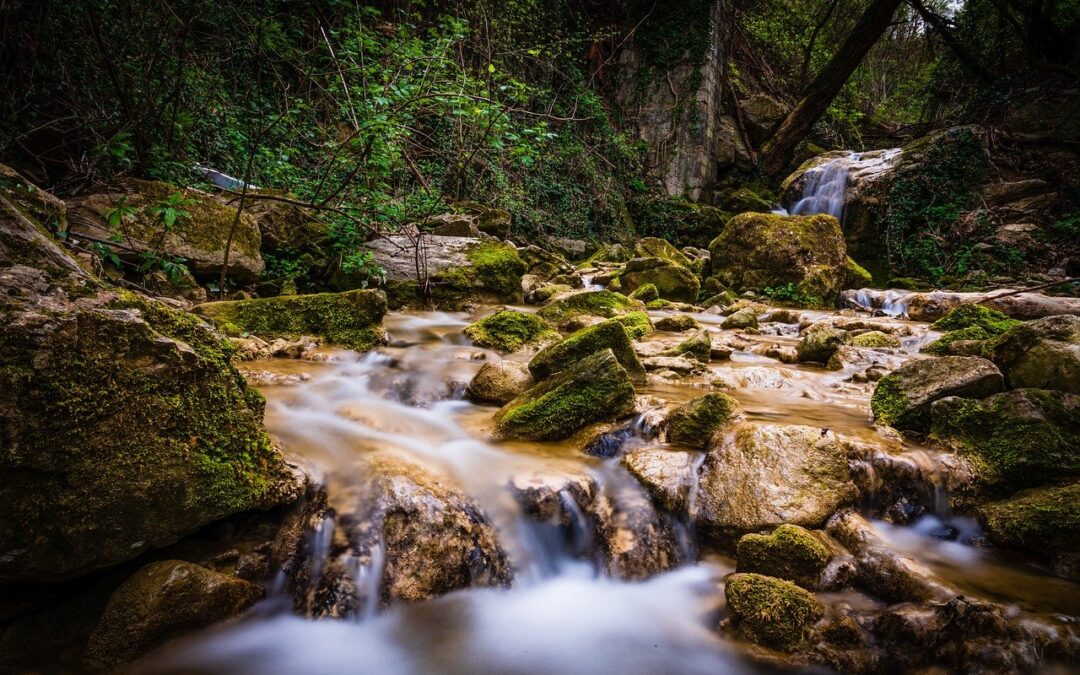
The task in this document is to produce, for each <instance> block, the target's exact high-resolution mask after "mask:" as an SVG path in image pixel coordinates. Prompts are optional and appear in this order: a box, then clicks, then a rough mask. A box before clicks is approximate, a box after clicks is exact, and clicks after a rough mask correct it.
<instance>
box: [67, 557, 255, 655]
mask: <svg viewBox="0 0 1080 675" xmlns="http://www.w3.org/2000/svg"><path fill="white" fill-rule="evenodd" d="M264 594H265V592H264V591H263V588H262V587H261V586H259V585H258V584H253V583H251V582H250V581H244V580H243V579H237V578H236V577H231V576H227V575H225V574H220V573H218V572H213V571H211V570H208V569H206V568H203V567H199V566H198V565H194V564H192V563H189V562H184V561H182V560H165V561H161V562H155V563H150V564H149V565H147V566H145V567H143V568H142V569H140V570H139V571H138V572H136V573H135V574H134V575H132V576H131V577H130V578H129V579H128V580H127V581H125V582H124V583H123V584H122V585H121V586H120V587H119V588H117V589H116V591H115V592H114V593H113V594H112V597H110V598H109V603H108V604H107V605H106V606H105V612H104V613H103V614H102V616H101V620H100V621H99V623H98V625H97V627H96V628H95V629H94V632H93V633H92V634H91V635H90V641H89V644H88V645H87V648H86V653H85V656H84V664H85V665H86V666H87V667H88V668H89V669H90V670H92V671H94V672H97V671H105V670H107V671H112V670H113V669H114V668H117V667H119V666H122V665H125V664H128V663H131V662H132V661H134V660H135V659H137V658H138V657H140V656H142V655H144V654H146V653H148V652H150V651H151V650H153V649H155V648H156V647H159V646H161V645H162V644H164V643H165V642H168V641H169V640H171V639H174V638H177V637H181V636H183V635H186V634H188V633H191V632H193V631H196V630H198V629H200V628H205V627H207V626H210V625H213V624H215V623H218V622H220V621H224V620H226V619H231V618H232V617H234V616H236V615H238V614H240V613H241V612H243V611H244V610H245V609H247V608H248V607H250V606H251V605H252V604H254V603H255V601H257V600H259V599H260V598H262V597H263V595H264Z"/></svg>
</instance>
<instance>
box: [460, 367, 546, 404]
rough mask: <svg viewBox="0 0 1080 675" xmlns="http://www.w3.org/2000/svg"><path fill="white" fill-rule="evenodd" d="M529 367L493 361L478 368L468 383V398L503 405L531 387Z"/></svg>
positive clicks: (532, 382) (533, 381)
mask: <svg viewBox="0 0 1080 675" xmlns="http://www.w3.org/2000/svg"><path fill="white" fill-rule="evenodd" d="M534 383H535V380H533V376H532V374H531V373H530V372H529V367H528V366H526V365H525V364H524V363H520V362H518V361H494V362H490V363H485V364H484V365H482V366H480V370H479V371H477V373H476V375H475V376H473V379H472V380H471V381H470V382H469V390H468V392H469V396H470V397H471V398H472V399H474V400H477V401H482V402H485V403H496V404H498V405H503V404H505V403H509V402H510V401H512V400H514V399H515V398H517V397H518V396H520V395H521V394H523V393H525V391H526V390H527V389H528V388H529V387H531V386H533V384H534Z"/></svg>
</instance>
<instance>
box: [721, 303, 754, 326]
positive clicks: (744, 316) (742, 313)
mask: <svg viewBox="0 0 1080 675" xmlns="http://www.w3.org/2000/svg"><path fill="white" fill-rule="evenodd" d="M757 326H758V319H757V311H755V310H754V308H753V307H744V308H742V309H740V310H739V311H737V312H734V313H732V314H731V315H729V316H727V317H725V318H724V322H723V323H722V324H721V327H722V328H727V329H735V330H738V329H745V328H757Z"/></svg>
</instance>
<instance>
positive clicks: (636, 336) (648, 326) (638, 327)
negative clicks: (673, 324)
mask: <svg viewBox="0 0 1080 675" xmlns="http://www.w3.org/2000/svg"><path fill="white" fill-rule="evenodd" d="M615 320H616V321H618V322H619V323H621V324H622V325H623V328H625V329H626V334H627V335H629V336H630V339H631V340H640V339H642V338H644V337H646V336H648V335H650V334H652V332H653V324H652V320H651V319H650V318H649V315H648V314H646V313H645V312H630V313H628V314H623V315H622V316H617V317H615Z"/></svg>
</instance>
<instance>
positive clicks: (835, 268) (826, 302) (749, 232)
mask: <svg viewBox="0 0 1080 675" xmlns="http://www.w3.org/2000/svg"><path fill="white" fill-rule="evenodd" d="M709 253H710V255H711V260H712V271H713V274H714V275H715V276H716V277H717V278H718V279H719V281H720V282H721V283H722V284H724V285H725V286H727V287H730V288H733V289H735V290H736V291H745V290H753V291H758V292H761V291H764V290H765V289H767V288H770V289H782V288H786V287H788V286H789V285H790V286H791V293H790V294H791V295H792V296H794V297H799V298H802V299H804V300H805V301H806V302H807V303H808V304H810V305H813V306H820V307H832V306H834V305H835V304H836V299H837V297H838V296H839V294H840V290H841V289H842V287H843V286H844V280H845V278H846V274H847V272H846V266H847V253H846V249H845V247H844V237H843V233H842V232H841V231H840V224H839V222H838V221H837V220H836V218H833V217H832V216H827V215H816V216H783V215H776V214H770V213H743V214H740V215H738V216H735V217H734V218H732V219H731V221H730V222H728V224H727V225H726V226H725V227H724V231H723V232H721V233H720V236H718V237H717V238H716V239H714V240H713V241H712V243H710V244H709Z"/></svg>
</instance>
